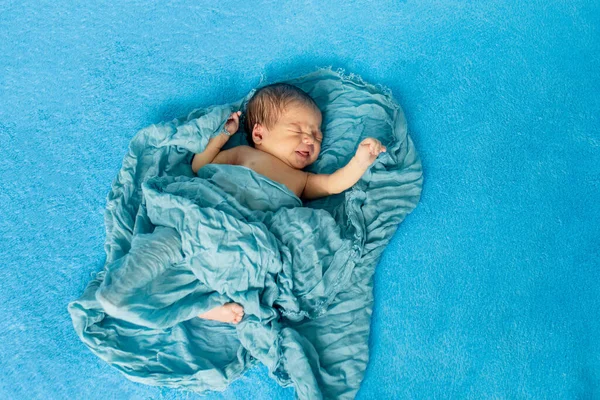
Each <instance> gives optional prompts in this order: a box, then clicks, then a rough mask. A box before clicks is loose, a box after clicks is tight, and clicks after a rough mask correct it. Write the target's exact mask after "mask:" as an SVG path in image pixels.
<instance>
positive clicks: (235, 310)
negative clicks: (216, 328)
mask: <svg viewBox="0 0 600 400" xmlns="http://www.w3.org/2000/svg"><path fill="white" fill-rule="evenodd" d="M243 316H244V307H242V306H241V305H239V304H238V303H225V304H223V305H222V306H219V307H215V308H213V309H212V310H209V311H207V312H205V313H203V314H199V315H198V318H202V319H212V320H214V321H221V322H232V323H234V324H237V323H239V322H240V321H241V320H242V317H243Z"/></svg>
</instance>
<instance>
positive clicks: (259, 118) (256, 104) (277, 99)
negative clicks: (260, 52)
mask: <svg viewBox="0 0 600 400" xmlns="http://www.w3.org/2000/svg"><path fill="white" fill-rule="evenodd" d="M292 103H300V104H302V105H306V106H309V107H314V108H315V110H318V111H319V112H320V111H321V110H319V106H317V103H315V101H314V100H313V98H312V97H310V95H309V94H308V93H306V92H305V91H304V90H302V89H300V88H299V87H297V86H294V85H290V84H288V83H282V82H280V83H273V84H270V85H267V86H264V87H262V88H260V89H258V90H257V91H256V92H255V93H254V95H253V96H252V98H251V99H250V100H249V101H248V104H247V105H246V113H245V115H244V118H243V124H244V130H245V131H246V135H247V136H246V138H247V140H248V144H249V145H250V146H252V147H254V140H252V129H254V125H255V124H261V125H264V126H265V127H266V128H267V129H271V128H272V127H273V126H275V124H276V123H277V121H278V120H279V118H280V117H281V115H282V114H283V113H284V112H285V110H286V109H287V107H288V106H289V105H290V104H292Z"/></svg>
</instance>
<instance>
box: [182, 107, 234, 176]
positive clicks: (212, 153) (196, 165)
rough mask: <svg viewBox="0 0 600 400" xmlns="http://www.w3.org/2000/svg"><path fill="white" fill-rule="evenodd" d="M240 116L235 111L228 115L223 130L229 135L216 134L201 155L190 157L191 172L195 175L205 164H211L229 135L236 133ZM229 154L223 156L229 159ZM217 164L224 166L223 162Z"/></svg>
mask: <svg viewBox="0 0 600 400" xmlns="http://www.w3.org/2000/svg"><path fill="white" fill-rule="evenodd" d="M241 114H242V112H241V111H236V112H233V113H231V114H230V115H229V118H228V119H227V121H226V122H225V125H224V126H223V129H225V130H226V131H227V132H229V134H227V133H225V132H224V133H220V134H218V135H217V136H213V137H212V138H210V140H209V141H208V144H207V145H206V148H205V149H204V151H203V152H202V153H198V154H194V157H192V171H194V173H195V174H197V173H198V170H199V169H200V168H202V167H204V166H205V165H206V164H210V163H212V162H213V161H214V160H215V158H216V157H217V155H218V154H219V152H220V151H221V148H222V147H223V146H225V143H227V141H228V140H229V138H230V137H231V135H233V134H234V133H236V132H237V130H238V127H239V124H240V115H241ZM224 153H225V152H224ZM230 153H232V152H229V153H227V154H226V155H225V156H226V158H227V159H228V158H229V157H230ZM221 158H223V157H221ZM219 164H225V162H219Z"/></svg>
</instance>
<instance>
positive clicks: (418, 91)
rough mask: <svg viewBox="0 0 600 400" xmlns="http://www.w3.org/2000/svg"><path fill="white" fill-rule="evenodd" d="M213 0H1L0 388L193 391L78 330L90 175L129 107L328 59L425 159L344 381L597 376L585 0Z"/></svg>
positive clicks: (91, 237)
mask: <svg viewBox="0 0 600 400" xmlns="http://www.w3.org/2000/svg"><path fill="white" fill-rule="evenodd" d="M212 3H213V2H207V1H189V0H187V1H170V2H153V3H150V2H143V1H139V0H135V1H128V2H120V4H118V5H113V2H112V1H96V2H91V3H90V2H74V1H72V2H69V1H62V0H61V1H35V2H34V1H31V0H28V1H7V0H0V144H1V154H0V155H1V156H0V182H1V188H0V207H1V215H2V216H1V217H0V235H1V237H0V239H1V240H0V285H1V286H0V318H1V321H2V328H1V329H0V398H42V399H46V398H52V399H58V398H72V399H82V398H86V399H101V398H102V399H103V398H132V399H141V398H154V399H174V398H177V399H180V398H181V399H187V398H197V397H198V396H197V395H194V394H192V393H189V392H187V393H186V392H182V393H179V392H177V391H175V390H170V389H161V388H156V387H149V386H144V385H141V384H137V383H133V382H130V381H128V380H127V379H125V378H124V377H123V376H121V375H120V373H119V372H118V371H117V370H115V369H113V368H111V367H110V366H109V365H107V364H105V363H104V362H103V361H101V360H100V359H99V358H97V357H96V356H94V355H93V354H92V353H91V352H90V351H89V350H88V349H87V348H86V347H85V346H84V345H83V344H82V343H81V342H80V341H79V339H78V338H77V336H76V335H75V332H74V330H73V328H72V325H71V320H70V318H69V315H68V313H67V303H68V302H69V301H71V300H73V299H75V298H77V297H79V296H80V295H81V294H82V292H83V289H84V287H85V286H86V284H87V282H88V281H89V280H90V278H91V277H90V274H91V273H92V272H95V271H99V270H100V269H101V268H102V266H103V263H104V255H105V254H104V249H103V243H104V222H103V210H104V205H105V198H106V194H107V193H108V191H109V188H110V185H111V182H112V180H113V179H114V178H115V176H116V173H117V171H118V170H119V168H120V166H121V161H122V159H123V156H124V154H125V152H126V151H127V146H128V143H129V140H130V139H131V138H132V137H133V135H134V134H135V133H136V132H137V130H139V129H140V128H142V127H145V126H147V125H149V124H152V123H158V122H160V121H164V120H168V119H172V118H175V117H180V116H183V115H186V114H187V113H188V112H189V111H191V110H192V109H194V108H197V107H203V106H208V105H211V104H222V103H227V102H231V101H235V100H237V99H239V98H241V97H242V96H244V95H246V94H247V93H248V92H249V91H250V90H251V89H252V88H253V87H255V86H256V85H257V84H258V83H259V81H260V77H261V75H264V76H265V77H266V79H267V80H268V81H270V82H273V81H276V80H279V79H282V78H284V77H293V76H297V75H301V74H305V73H308V72H312V71H313V70H314V69H315V67H317V66H329V65H331V66H333V68H334V69H337V68H340V67H341V68H344V69H345V70H346V73H355V74H358V75H361V76H362V77H363V78H364V79H365V80H367V81H368V82H370V83H381V84H383V85H385V86H388V87H389V88H390V89H392V91H393V94H394V97H395V98H396V99H397V100H398V102H399V104H400V105H401V106H402V107H403V109H404V111H405V113H406V117H407V121H408V126H409V133H410V134H411V136H412V138H413V139H414V141H415V144H416V146H417V149H418V150H419V152H420V154H421V158H422V161H423V169H424V188H423V196H422V199H421V203H420V204H419V206H418V207H417V209H416V210H415V211H414V212H413V213H412V214H411V215H409V217H408V218H407V219H406V220H405V222H404V223H403V224H402V225H401V226H400V228H399V229H398V231H397V232H396V235H395V237H394V239H393V241H392V242H391V244H390V245H389V247H388V248H387V249H386V252H385V253H384V256H383V258H382V260H381V263H380V264H379V266H378V268H377V271H376V274H375V308H374V312H373V323H372V333H371V337H370V347H371V358H370V363H369V367H368V369H367V373H366V376H365V380H364V382H363V386H362V388H361V391H360V392H359V396H358V398H360V399H371V398H375V396H377V398H379V399H392V398H394V399H401V398H465V397H470V398H552V399H554V398H600V383H599V382H600V319H599V315H600V284H599V282H600V272H599V267H600V209H599V207H598V204H599V200H600V134H599V127H600V121H599V117H600V96H599V95H600V72H599V71H600V57H599V54H600V4H599V3H598V2H597V1H546V0H544V1H540V0H534V1H530V2H519V4H517V2H500V1H490V2H469V1H465V2H457V1H420V2H415V1H406V2H397V1H395V2H390V1H381V2H375V1H369V2H366V1H365V2H349V1H328V2H317V1H310V2H305V3H304V2H293V3H292V2H290V3H286V4H280V2H273V1H271V2H268V1H262V2H258V4H255V5H252V4H250V2H239V3H238V2H229V1H224V2H219V4H218V5H216V4H212ZM209 398H219V399H245V398H259V399H260V398H263V399H291V398H293V390H292V389H291V388H287V389H283V388H279V387H278V386H277V385H276V384H275V382H274V381H272V380H271V379H270V378H269V377H268V376H267V374H266V369H265V368H264V367H263V368H257V369H254V370H251V371H249V373H248V374H247V375H246V376H245V377H243V378H241V379H240V380H238V381H236V382H234V384H232V386H231V387H230V388H229V389H228V390H227V391H226V392H224V393H221V394H214V396H210V397H209Z"/></svg>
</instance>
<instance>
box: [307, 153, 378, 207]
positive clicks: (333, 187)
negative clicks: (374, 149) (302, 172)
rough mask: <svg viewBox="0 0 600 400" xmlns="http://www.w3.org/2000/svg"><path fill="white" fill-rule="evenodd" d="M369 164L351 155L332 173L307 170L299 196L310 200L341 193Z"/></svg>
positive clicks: (354, 181) (355, 180) (350, 185)
mask: <svg viewBox="0 0 600 400" xmlns="http://www.w3.org/2000/svg"><path fill="white" fill-rule="evenodd" d="M369 165H370V164H365V163H360V162H359V161H358V160H357V159H356V158H354V157H353V158H352V159H351V160H350V162H348V164H346V166H345V167H343V168H340V169H338V170H337V171H335V172H334V173H333V174H312V173H310V172H307V175H308V176H307V179H306V185H304V191H303V192H302V196H301V197H302V198H303V199H305V200H311V199H317V198H319V197H325V196H329V195H332V194H337V193H341V192H343V191H344V190H346V189H348V188H350V187H352V185H354V184H355V183H356V182H358V180H359V179H360V178H361V177H362V176H363V174H364V173H365V172H366V171H367V169H368V168H369Z"/></svg>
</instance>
